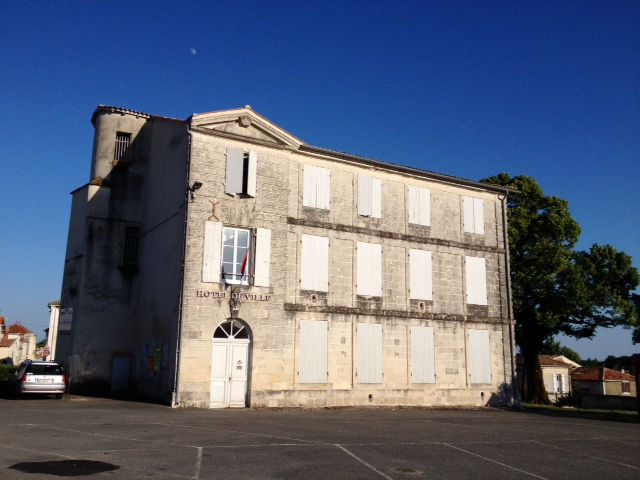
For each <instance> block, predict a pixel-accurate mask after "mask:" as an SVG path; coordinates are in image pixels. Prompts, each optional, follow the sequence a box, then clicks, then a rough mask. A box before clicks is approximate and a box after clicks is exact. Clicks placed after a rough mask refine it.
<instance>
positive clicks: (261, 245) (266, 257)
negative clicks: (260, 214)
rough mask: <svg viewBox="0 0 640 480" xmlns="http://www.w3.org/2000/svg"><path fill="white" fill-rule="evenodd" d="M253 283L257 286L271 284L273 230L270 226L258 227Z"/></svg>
mask: <svg viewBox="0 0 640 480" xmlns="http://www.w3.org/2000/svg"><path fill="white" fill-rule="evenodd" d="M254 258H255V264H254V272H255V277H254V280H253V284H254V285H255V286H256V287H268V286H269V274H270V269H271V268H270V266H271V230H269V229H268V228H257V229H256V252H255V257H254Z"/></svg>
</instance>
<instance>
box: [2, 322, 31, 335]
mask: <svg viewBox="0 0 640 480" xmlns="http://www.w3.org/2000/svg"><path fill="white" fill-rule="evenodd" d="M7 333H17V334H19V335H24V334H26V333H33V332H32V331H31V330H29V329H28V328H27V327H25V326H24V325H20V324H19V323H14V324H13V325H9V326H8V327H7Z"/></svg>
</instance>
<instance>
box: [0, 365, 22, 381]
mask: <svg viewBox="0 0 640 480" xmlns="http://www.w3.org/2000/svg"><path fill="white" fill-rule="evenodd" d="M17 368H18V366H17V365H0V382H6V381H7V380H9V376H10V375H11V374H12V373H13V372H15V371H16V370H17Z"/></svg>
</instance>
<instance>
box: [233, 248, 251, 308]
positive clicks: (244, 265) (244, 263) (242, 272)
mask: <svg viewBox="0 0 640 480" xmlns="http://www.w3.org/2000/svg"><path fill="white" fill-rule="evenodd" d="M250 251H251V249H250V248H247V253H245V254H244V258H243V259H242V265H241V266H240V286H239V287H238V298H237V299H236V309H238V310H239V309H240V301H241V298H242V282H243V280H244V277H245V274H246V272H247V263H248V261H249V252H250Z"/></svg>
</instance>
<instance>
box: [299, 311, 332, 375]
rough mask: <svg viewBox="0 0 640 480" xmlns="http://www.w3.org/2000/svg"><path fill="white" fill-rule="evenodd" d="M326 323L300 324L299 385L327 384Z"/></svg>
mask: <svg viewBox="0 0 640 480" xmlns="http://www.w3.org/2000/svg"><path fill="white" fill-rule="evenodd" d="M327 333H328V330H327V322H326V321H324V320H321V321H310V320H302V321H301V322H300V383H327V370H328V353H327V350H328V341H327V337H328V335H327Z"/></svg>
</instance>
